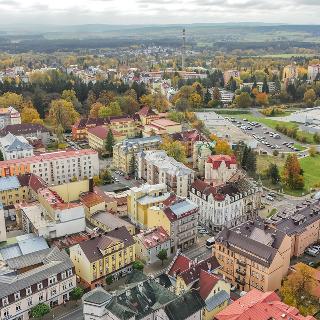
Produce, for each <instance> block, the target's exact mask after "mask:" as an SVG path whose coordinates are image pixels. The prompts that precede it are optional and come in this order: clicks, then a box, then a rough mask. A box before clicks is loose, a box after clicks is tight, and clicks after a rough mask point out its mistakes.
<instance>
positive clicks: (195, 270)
mask: <svg viewBox="0 0 320 320" xmlns="http://www.w3.org/2000/svg"><path fill="white" fill-rule="evenodd" d="M219 267H220V265H219V263H218V261H217V259H216V258H215V257H209V258H208V259H205V260H203V261H199V262H198V261H194V260H191V259H190V258H188V257H186V256H185V255H183V254H182V253H180V252H179V253H178V254H177V255H176V256H175V257H174V259H173V261H172V262H171V264H170V265H169V267H168V269H167V271H166V273H167V275H168V276H169V278H170V280H171V282H172V283H173V284H174V292H175V294H177V295H181V294H183V293H185V292H188V291H190V290H191V288H196V287H198V288H200V289H201V290H204V287H202V288H201V286H199V280H200V275H201V272H202V271H205V272H206V273H208V274H215V275H217V269H218V268H219ZM229 291H230V289H229Z"/></svg>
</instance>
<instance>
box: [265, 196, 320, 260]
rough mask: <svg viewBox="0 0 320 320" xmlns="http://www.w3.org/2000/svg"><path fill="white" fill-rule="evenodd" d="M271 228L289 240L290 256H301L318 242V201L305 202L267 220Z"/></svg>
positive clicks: (319, 232) (319, 211)
mask: <svg viewBox="0 0 320 320" xmlns="http://www.w3.org/2000/svg"><path fill="white" fill-rule="evenodd" d="M268 221H269V223H270V225H271V226H273V227H274V228H276V229H277V230H279V231H282V232H284V233H285V234H287V235H288V236H289V237H290V238H291V246H292V247H291V256H296V257H299V256H301V255H302V254H303V253H304V251H305V249H306V248H308V247H309V246H310V245H312V244H314V243H317V242H319V240H320V200H306V201H304V202H301V203H300V204H298V205H297V206H296V208H295V209H293V210H288V209H285V210H284V211H282V212H279V213H277V214H275V215H274V216H272V217H271V218H270V219H268Z"/></svg>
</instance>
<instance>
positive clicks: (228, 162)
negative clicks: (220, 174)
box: [207, 155, 237, 169]
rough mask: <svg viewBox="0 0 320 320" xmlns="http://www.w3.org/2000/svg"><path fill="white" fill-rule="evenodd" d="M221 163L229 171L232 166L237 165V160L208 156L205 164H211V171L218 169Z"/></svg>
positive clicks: (225, 156) (224, 156) (228, 157)
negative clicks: (223, 163)
mask: <svg viewBox="0 0 320 320" xmlns="http://www.w3.org/2000/svg"><path fill="white" fill-rule="evenodd" d="M222 162H225V164H226V166H227V167H228V168H229V169H230V166H231V165H232V164H237V158H236V157H235V156H229V155H213V156H209V157H208V160H207V163H212V168H213V169H218V168H219V167H220V165H221V163H222Z"/></svg>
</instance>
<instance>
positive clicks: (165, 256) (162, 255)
mask: <svg viewBox="0 0 320 320" xmlns="http://www.w3.org/2000/svg"><path fill="white" fill-rule="evenodd" d="M157 258H158V259H159V260H161V265H162V266H163V262H164V260H167V259H168V253H167V250H166V249H161V250H160V251H159V252H158V254H157Z"/></svg>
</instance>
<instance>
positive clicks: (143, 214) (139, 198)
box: [127, 184, 170, 228]
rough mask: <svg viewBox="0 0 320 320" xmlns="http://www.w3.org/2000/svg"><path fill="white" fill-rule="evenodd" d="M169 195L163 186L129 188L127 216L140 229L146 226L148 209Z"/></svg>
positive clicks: (147, 185) (146, 185)
mask: <svg viewBox="0 0 320 320" xmlns="http://www.w3.org/2000/svg"><path fill="white" fill-rule="evenodd" d="M169 196H170V194H169V193H168V192H167V187H166V185H165V184H155V185H149V184H145V185H142V186H141V187H134V188H131V189H130V191H129V193H128V198H127V201H128V215H129V218H130V220H131V221H132V222H133V223H134V224H137V225H139V227H141V228H146V227H147V226H148V209H149V208H150V207H152V206H154V205H156V204H158V203H162V202H163V201H165V200H166V199H167V198H168V197H169Z"/></svg>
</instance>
